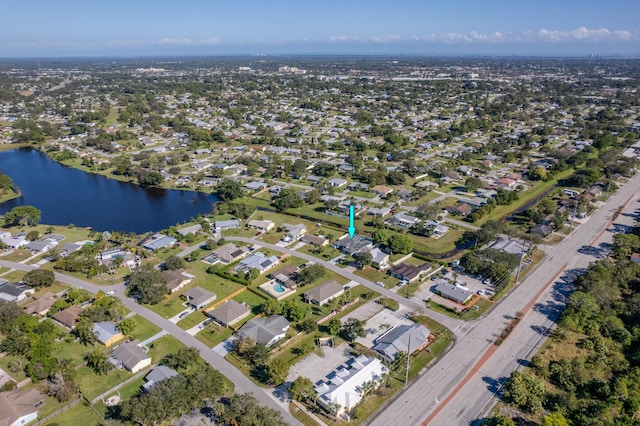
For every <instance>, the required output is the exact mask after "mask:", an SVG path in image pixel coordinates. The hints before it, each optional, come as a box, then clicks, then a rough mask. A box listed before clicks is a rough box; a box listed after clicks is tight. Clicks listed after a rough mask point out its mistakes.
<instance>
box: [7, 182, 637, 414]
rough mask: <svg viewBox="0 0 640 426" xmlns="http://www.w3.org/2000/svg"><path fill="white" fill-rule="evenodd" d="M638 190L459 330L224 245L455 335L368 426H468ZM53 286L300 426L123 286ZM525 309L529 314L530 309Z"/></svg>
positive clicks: (532, 344) (72, 281) (623, 192)
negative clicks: (510, 326)
mask: <svg viewBox="0 0 640 426" xmlns="http://www.w3.org/2000/svg"><path fill="white" fill-rule="evenodd" d="M637 188H640V175H637V176H635V177H634V178H633V179H632V180H631V181H629V182H628V183H627V184H626V185H625V186H623V187H622V188H621V189H620V190H619V191H618V192H617V193H616V194H615V195H613V196H612V197H611V198H610V199H609V200H608V201H607V203H606V205H605V206H604V207H602V208H600V209H599V210H597V211H596V212H595V213H594V214H593V215H592V217H591V218H589V220H588V221H587V222H586V223H584V224H582V225H580V226H579V227H578V228H577V229H575V230H574V231H573V233H572V235H570V236H569V237H567V238H565V239H564V240H563V241H562V242H560V243H559V244H557V245H556V246H553V247H552V248H550V249H549V250H548V252H547V256H546V257H545V259H544V260H543V261H542V262H541V263H540V264H539V265H538V267H537V268H536V269H535V270H534V271H533V272H532V273H530V274H529V275H528V276H527V277H526V278H525V279H524V280H523V281H522V282H521V283H520V284H518V286H517V287H516V288H515V289H514V290H513V291H512V292H511V293H510V294H509V295H508V296H507V297H505V299H504V300H503V301H502V302H501V303H498V304H497V305H496V306H495V307H494V308H493V309H492V310H491V311H490V312H489V313H488V314H487V315H485V316H484V317H483V318H481V319H479V320H476V321H474V322H463V321H460V320H456V319H453V318H450V317H448V316H445V315H442V314H439V313H436V312H433V311H430V310H428V309H425V307H424V304H422V303H421V302H418V301H416V300H408V299H405V298H403V297H401V296H399V295H398V294H397V293H394V292H392V291H389V290H387V289H384V288H381V287H379V286H377V285H375V284H374V283H373V282H370V281H368V280H366V279H364V278H362V277H360V276H357V275H355V274H353V273H352V272H350V271H348V270H346V269H343V268H340V267H338V266H336V265H335V264H333V263H331V262H325V261H322V260H319V259H318V258H316V257H313V256H310V255H307V254H304V253H300V252H297V251H295V250H291V249H287V248H283V247H277V246H275V245H272V244H267V243H264V242H261V241H256V240H254V239H249V238H241V237H228V238H227V240H230V241H243V242H248V243H251V244H254V245H258V246H263V247H266V248H269V249H272V250H275V251H279V252H282V253H287V254H290V255H293V256H297V257H300V258H303V259H306V260H310V261H314V262H316V263H320V264H322V265H324V266H325V267H326V268H328V269H330V270H332V271H334V272H336V273H337V274H339V275H342V276H344V277H346V278H348V279H350V280H353V281H356V282H358V283H360V284H362V285H364V286H366V287H369V288H371V289H373V290H375V291H377V292H379V293H381V294H382V295H384V296H385V297H390V298H393V299H396V300H398V302H400V303H402V304H404V305H406V306H408V307H409V308H411V309H415V310H419V311H421V312H423V313H424V314H426V315H428V316H429V317H431V318H433V319H435V320H436V321H439V322H440V323H441V324H443V325H445V326H446V327H448V328H450V329H451V330H453V331H454V332H455V334H456V338H457V342H456V344H455V346H454V347H453V348H452V349H451V350H450V351H449V352H448V353H447V354H446V355H445V356H444V357H443V358H442V359H441V360H440V361H439V362H438V363H437V364H436V365H435V366H433V367H432V368H431V369H430V370H429V371H427V372H425V373H424V374H422V375H421V376H420V377H419V378H418V379H417V380H415V381H414V382H413V384H412V385H411V386H410V387H408V388H407V389H406V390H405V391H404V392H403V393H401V394H400V395H399V396H398V397H396V398H395V400H394V401H393V402H392V403H391V404H389V405H388V406H387V407H386V408H385V410H384V411H382V412H381V413H380V414H378V415H377V416H376V417H375V418H374V419H372V420H370V422H369V424H371V425H381V426H386V425H400V424H401V425H417V424H430V425H447V426H448V425H467V424H469V423H470V422H471V421H473V420H474V419H475V418H477V417H479V416H482V415H484V414H485V413H486V411H487V410H488V409H489V408H490V407H491V405H492V402H493V401H494V399H495V394H496V393H497V392H498V391H499V389H500V388H501V386H502V384H503V383H504V381H505V379H506V378H507V377H508V376H509V374H510V373H511V371H513V370H515V369H516V368H518V367H520V366H522V365H523V364H524V363H525V360H527V359H529V358H530V357H531V356H532V355H533V354H534V353H535V352H536V350H537V349H538V348H539V347H540V345H541V344H542V342H543V341H544V338H545V335H546V332H547V331H548V330H549V329H550V328H552V327H553V324H554V322H555V320H556V318H557V317H558V315H559V313H560V312H561V311H562V308H563V306H564V298H565V296H566V295H567V294H568V292H569V291H570V285H569V284H568V283H567V282H566V280H565V279H564V278H566V276H567V271H569V273H570V272H571V271H575V270H576V269H579V268H584V267H586V266H587V265H588V263H589V262H590V261H593V260H594V258H593V257H592V256H590V255H589V254H588V253H584V251H583V253H579V252H578V249H580V248H581V247H583V246H589V245H593V244H597V243H598V242H600V241H604V242H610V241H611V236H612V234H611V233H610V232H604V233H603V232H602V231H603V230H604V229H605V228H606V227H607V225H608V224H609V222H610V219H611V217H612V215H613V214H614V212H615V211H616V210H617V209H618V207H619V206H621V205H623V204H625V203H627V210H630V211H634V210H635V209H636V207H637V203H636V198H635V197H637V194H636V189H637ZM625 220H626V221H628V222H629V223H628V224H631V222H632V218H630V217H628V216H624V215H621V216H620V218H619V219H618V221H619V222H623V221H625ZM186 253H187V252H186V251H185V254H186ZM0 266H7V267H10V268H14V269H19V270H27V271H28V270H31V269H34V266H32V265H25V264H22V263H16V262H9V261H3V260H0ZM56 279H58V280H59V281H61V282H64V283H66V284H69V285H71V286H74V287H78V288H84V289H86V290H88V291H90V292H92V293H96V292H98V291H99V290H103V291H108V290H115V291H116V294H117V296H118V297H120V299H121V300H122V302H123V303H124V304H125V306H127V308H129V309H130V310H131V311H133V312H135V313H136V314H138V315H140V316H142V317H143V318H145V319H147V320H149V321H151V322H153V323H154V324H156V325H158V326H159V327H161V328H163V329H164V330H166V331H167V332H169V333H170V334H172V335H173V336H175V337H176V338H177V339H178V340H180V341H181V342H182V343H183V344H185V345H187V346H192V347H195V348H197V349H199V350H200V353H201V355H202V357H203V358H204V359H205V360H206V361H207V362H209V363H210V364H211V365H213V366H215V368H217V369H219V370H220V371H221V372H222V373H223V374H224V375H225V376H226V377H227V378H229V379H230V380H231V381H232V382H233V383H234V384H235V386H236V390H237V391H240V392H252V393H253V394H254V395H255V396H256V397H257V398H258V399H259V401H260V402H261V403H262V404H264V405H267V406H270V407H272V408H276V409H279V410H280V411H281V412H282V413H283V415H284V416H285V419H286V420H287V421H288V422H289V423H291V424H299V422H297V421H296V420H295V419H294V418H293V417H292V416H291V415H290V414H289V413H288V411H287V408H286V405H285V404H283V403H282V402H281V401H277V400H276V399H275V397H273V395H271V394H269V393H268V392H265V390H264V389H261V388H259V387H258V386H256V385H255V384H254V383H253V382H251V381H250V380H249V379H248V378H246V377H245V376H244V375H243V374H242V373H240V372H239V371H238V370H237V369H235V368H234V367H233V366H232V365H231V364H229V363H228V362H227V361H226V360H225V359H224V358H223V357H221V356H220V355H218V354H217V353H215V352H214V351H212V350H210V349H209V348H208V347H206V346H205V345H204V344H202V343H201V342H200V341H199V340H197V339H196V338H194V337H193V336H190V335H189V334H187V333H186V331H185V330H182V329H181V328H180V327H178V326H176V325H175V324H173V323H171V322H170V321H168V320H167V319H165V318H163V317H161V316H159V315H158V314H156V313H155V312H153V311H151V310H149V309H147V308H145V307H144V306H141V305H139V304H137V303H135V302H134V301H133V300H131V299H129V298H127V297H126V296H125V287H124V285H123V284H118V285H114V286H98V285H94V284H91V283H88V282H86V281H84V280H81V279H78V278H75V277H71V276H68V275H65V274H60V273H56ZM529 306H533V308H532V309H529V308H528V307H529ZM518 311H523V312H525V315H524V317H523V318H522V320H521V322H520V324H519V325H518V326H517V327H516V328H515V329H514V331H513V332H512V333H511V335H510V336H509V337H508V338H507V339H506V340H505V341H504V343H503V344H502V345H501V346H499V347H496V346H494V345H493V342H494V341H495V339H496V337H497V336H498V335H499V334H500V332H501V330H503V329H504V327H505V326H506V325H507V323H508V322H509V321H510V320H511V318H512V317H513V316H514V315H515V313H516V312H518Z"/></svg>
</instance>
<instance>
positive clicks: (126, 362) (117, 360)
mask: <svg viewBox="0 0 640 426" xmlns="http://www.w3.org/2000/svg"><path fill="white" fill-rule="evenodd" d="M109 362H111V363H112V364H113V365H115V366H116V368H126V369H127V370H129V371H130V372H132V373H133V374H135V373H137V372H138V371H140V370H142V369H143V368H145V367H148V366H150V365H151V357H150V356H149V355H147V353H146V352H145V351H144V350H142V348H141V347H140V346H138V341H137V340H134V341H132V342H129V343H124V344H122V345H119V346H118V347H117V348H115V349H114V350H113V352H111V355H110V356H109Z"/></svg>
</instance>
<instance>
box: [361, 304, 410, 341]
mask: <svg viewBox="0 0 640 426" xmlns="http://www.w3.org/2000/svg"><path fill="white" fill-rule="evenodd" d="M410 313H411V312H410V311H409V310H407V309H405V308H403V307H402V306H401V307H400V309H398V310H397V311H395V312H394V311H392V310H390V309H383V310H382V311H380V312H378V313H377V314H375V315H374V316H373V317H371V318H370V319H369V320H368V321H367V323H366V325H365V328H364V329H365V331H366V332H367V335H366V336H365V337H358V338H357V339H356V342H358V343H360V344H361V345H363V346H366V347H367V348H371V347H372V346H373V341H374V340H375V339H376V338H378V337H379V336H380V335H381V334H383V333H384V332H386V331H387V330H388V329H390V328H392V327H395V326H398V325H411V324H413V322H412V321H411V320H409V319H408V318H407V315H408V314H410Z"/></svg>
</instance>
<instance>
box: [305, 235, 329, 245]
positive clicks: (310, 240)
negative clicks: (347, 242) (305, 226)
mask: <svg viewBox="0 0 640 426" xmlns="http://www.w3.org/2000/svg"><path fill="white" fill-rule="evenodd" d="M300 241H302V242H303V243H306V244H311V245H312V246H317V247H324V246H326V245H327V244H329V240H328V239H327V238H325V237H323V236H322V235H313V234H304V235H303V236H302V238H300Z"/></svg>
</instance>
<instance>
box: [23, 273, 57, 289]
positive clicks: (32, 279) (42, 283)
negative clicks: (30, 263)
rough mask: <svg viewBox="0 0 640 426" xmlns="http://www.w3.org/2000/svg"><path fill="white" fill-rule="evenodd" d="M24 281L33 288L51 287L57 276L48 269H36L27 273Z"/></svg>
mask: <svg viewBox="0 0 640 426" xmlns="http://www.w3.org/2000/svg"><path fill="white" fill-rule="evenodd" d="M22 280H23V281H24V283H25V284H27V285H29V286H31V287H36V288H40V287H49V286H51V284H53V281H54V280H55V275H54V273H53V271H50V270H48V269H34V270H33V271H29V272H27V274H26V275H25V276H24V278H23V279H22Z"/></svg>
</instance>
